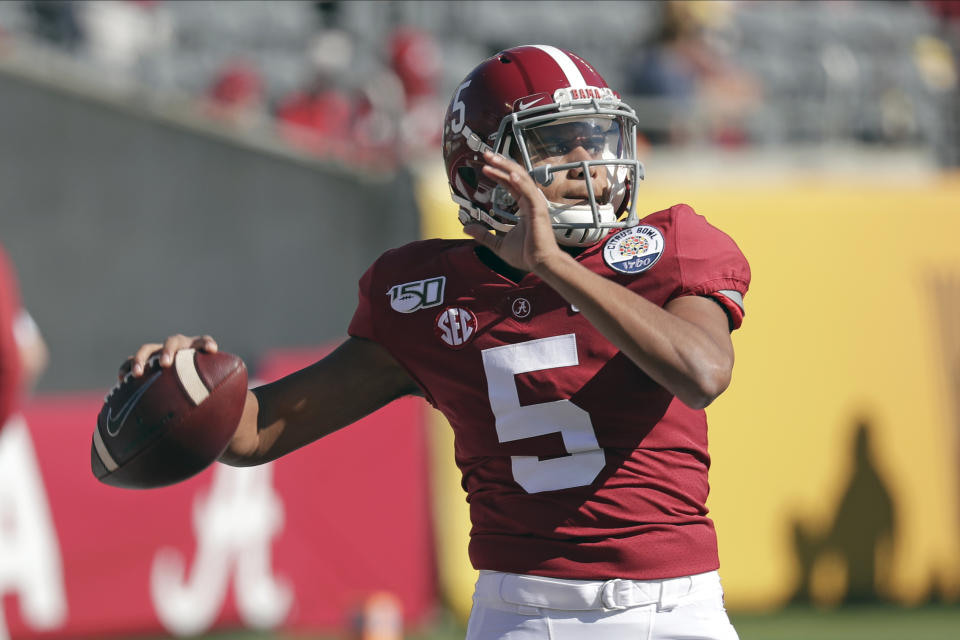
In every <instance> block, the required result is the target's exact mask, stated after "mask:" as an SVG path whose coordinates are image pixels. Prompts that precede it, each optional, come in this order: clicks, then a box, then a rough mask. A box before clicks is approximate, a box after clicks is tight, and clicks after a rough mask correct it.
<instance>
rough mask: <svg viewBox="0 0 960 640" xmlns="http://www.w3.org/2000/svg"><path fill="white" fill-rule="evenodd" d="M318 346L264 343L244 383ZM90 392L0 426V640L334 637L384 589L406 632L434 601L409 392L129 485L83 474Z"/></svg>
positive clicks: (92, 403) (418, 421)
mask: <svg viewBox="0 0 960 640" xmlns="http://www.w3.org/2000/svg"><path fill="white" fill-rule="evenodd" d="M319 355H322V352H319V351H318V352H313V353H309V352H297V353H276V354H273V355H272V356H270V357H268V358H267V359H266V360H265V361H264V362H263V366H262V367H261V368H260V370H259V371H258V372H257V373H258V378H259V379H260V380H273V379H276V378H277V377H279V376H281V375H283V374H286V373H288V372H291V371H294V370H296V369H298V368H300V367H302V366H305V365H307V364H310V363H311V362H313V361H315V360H316V359H317V357H318V356H319ZM102 399H103V396H102V393H92V394H80V395H69V396H55V397H51V396H47V397H41V398H37V399H35V400H34V401H33V402H32V404H30V405H29V406H27V407H26V409H25V411H24V412H23V416H20V417H15V418H13V419H11V420H10V421H9V422H8V423H7V425H6V426H5V427H4V429H3V430H2V431H0V605H2V606H0V640H7V639H8V638H11V639H19V638H92V637H104V636H106V635H108V634H110V635H114V634H116V635H123V634H129V635H134V634H141V633H143V634H154V635H157V634H164V633H169V634H174V635H192V634H197V633H202V632H205V631H207V630H210V629H229V628H282V629H290V630H317V629H321V630H339V629H344V628H346V627H347V626H348V625H350V624H352V618H353V616H354V615H355V614H356V613H357V612H358V611H359V610H360V608H361V607H362V606H363V603H364V602H368V601H369V600H370V599H371V598H380V599H381V601H382V594H384V593H387V594H392V595H393V596H394V597H395V599H396V603H397V604H398V605H399V607H401V608H402V614H403V619H404V622H405V623H406V624H407V625H418V624H420V623H421V622H424V621H425V618H426V617H427V616H428V615H429V614H430V613H431V612H432V611H433V606H434V604H435V602H436V597H437V585H436V578H435V574H436V571H435V566H434V562H435V561H434V556H433V545H432V540H431V528H430V518H429V495H428V485H427V483H428V480H427V459H426V458H427V456H426V443H425V437H424V426H423V425H424V412H425V406H426V405H424V403H423V402H422V401H421V400H419V399H404V400H401V401H398V402H395V403H393V404H391V405H390V406H389V407H386V408H385V409H383V410H381V411H379V412H377V413H375V414H373V415H371V416H369V417H367V418H366V419H364V420H362V421H361V422H359V423H357V424H355V425H352V426H351V427H349V428H347V429H344V430H342V431H340V432H338V433H335V434H333V435H332V436H329V437H327V438H325V439H324V440H323V441H321V442H318V443H314V444H313V445H311V446H308V447H305V448H304V449H302V450H300V451H297V452H295V453H293V454H291V455H289V456H287V457H286V458H284V459H282V460H280V461H278V462H274V463H272V464H269V465H264V466H260V467H251V468H246V469H237V468H232V467H227V466H225V465H221V464H217V465H214V467H213V468H211V469H208V470H207V471H205V472H204V473H202V474H200V475H199V476H197V477H195V478H193V479H191V480H189V481H187V482H184V483H181V484H178V485H175V486H172V487H168V488H164V489H157V490H149V491H133V490H124V489H116V488H113V487H108V486H106V485H102V484H100V483H99V482H97V480H96V479H95V478H94V477H93V475H92V473H91V471H90V442H91V436H92V433H93V428H94V425H95V421H96V415H97V412H98V411H99V409H100V404H101V402H102ZM378 594H379V595H378Z"/></svg>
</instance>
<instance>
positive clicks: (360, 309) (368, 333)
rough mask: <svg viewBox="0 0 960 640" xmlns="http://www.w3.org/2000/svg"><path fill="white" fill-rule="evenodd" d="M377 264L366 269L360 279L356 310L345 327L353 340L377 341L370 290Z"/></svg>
mask: <svg viewBox="0 0 960 640" xmlns="http://www.w3.org/2000/svg"><path fill="white" fill-rule="evenodd" d="M376 268H377V263H376V262H374V263H373V264H372V265H370V267H369V268H368V269H367V271H366V273H364V274H363V276H362V277H361V278H360V287H359V288H360V291H359V299H358V301H357V309H356V310H355V311H354V312H353V319H352V320H350V326H348V327H347V333H348V334H349V335H351V336H353V337H354V338H364V339H366V340H374V341H376V340H377V337H376V331H375V327H374V321H373V320H374V311H373V301H372V297H371V289H372V287H373V282H374V272H375V271H376Z"/></svg>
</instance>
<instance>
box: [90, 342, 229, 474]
mask: <svg viewBox="0 0 960 640" xmlns="http://www.w3.org/2000/svg"><path fill="white" fill-rule="evenodd" d="M246 394H247V367H246V365H245V364H244V363H243V360H241V359H240V358H238V357H237V356H235V355H232V354H230V353H224V352H218V353H207V352H204V351H197V350H195V349H184V350H182V351H178V352H177V353H176V355H175V357H174V361H173V364H172V365H170V366H169V367H166V368H161V367H160V361H159V356H154V357H152V358H150V360H148V361H147V364H146V367H144V372H143V375H142V376H140V377H138V378H134V377H133V376H132V375H130V374H127V376H125V377H124V378H123V380H121V381H120V382H118V383H117V385H116V386H114V388H113V389H111V390H110V393H108V394H107V396H106V398H104V402H103V407H102V408H101V409H100V414H99V415H98V416H97V428H96V430H95V431H94V433H93V444H92V446H91V448H90V466H91V468H92V470H93V475H95V476H96V477H97V479H98V480H100V481H101V482H103V483H106V484H109V485H113V486H115V487H125V488H129V489H148V488H153V487H163V486H166V485H170V484H173V483H175V482H180V481H181V480H186V479H187V478H189V477H191V476H193V475H196V474H197V473H199V472H200V471H203V470H204V469H205V468H207V467H208V466H210V465H211V464H212V463H213V462H214V461H215V460H216V459H217V458H219V457H220V454H222V453H223V451H224V450H225V449H226V448H227V445H228V444H229V442H230V439H231V438H232V437H233V434H234V431H236V428H237V425H238V424H239V422H240V415H241V413H242V412H243V405H244V402H245V401H246Z"/></svg>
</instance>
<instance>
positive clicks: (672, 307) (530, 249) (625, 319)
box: [464, 152, 734, 409]
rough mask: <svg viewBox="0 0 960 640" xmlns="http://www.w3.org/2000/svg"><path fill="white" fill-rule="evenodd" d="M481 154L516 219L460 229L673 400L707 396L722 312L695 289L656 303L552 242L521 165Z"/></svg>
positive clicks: (706, 399) (724, 331)
mask: <svg viewBox="0 0 960 640" xmlns="http://www.w3.org/2000/svg"><path fill="white" fill-rule="evenodd" d="M484 158H485V160H486V162H487V165H486V166H485V167H484V173H485V174H486V175H487V176H489V177H490V178H492V179H494V180H496V181H497V182H498V183H500V184H501V185H503V186H504V187H505V188H506V189H508V190H509V191H510V193H511V194H512V195H513V197H514V198H515V199H516V200H517V202H518V203H519V205H520V209H519V213H518V215H519V222H518V223H517V224H516V225H515V226H514V228H513V229H511V230H510V232H509V233H506V234H503V235H492V234H491V233H489V232H488V231H487V229H486V228H485V227H483V226H481V225H475V224H474V225H467V226H466V227H465V228H464V231H466V233H467V234H468V235H470V236H471V237H473V238H474V239H475V240H477V242H480V243H481V244H483V245H485V246H487V247H488V248H490V249H491V250H493V251H494V252H495V253H497V254H498V255H499V256H500V257H501V258H503V259H504V260H506V261H507V262H508V263H510V264H512V265H513V266H515V267H517V268H520V269H523V270H525V271H531V272H533V273H535V274H537V275H538V276H539V277H540V278H541V279H543V281H544V282H546V283H547V284H549V285H550V286H551V287H553V288H554V289H555V290H556V291H557V292H558V293H559V294H560V295H562V296H563V297H564V298H565V299H566V300H567V301H568V302H570V303H571V304H574V305H576V306H577V307H578V308H579V309H580V313H582V314H583V315H584V317H586V318H587V319H588V320H590V322H591V323H592V324H593V325H594V326H595V327H596V328H597V329H598V330H599V331H600V332H601V333H603V335H604V336H606V337H607V339H608V340H610V342H612V343H613V344H614V345H615V346H616V347H617V348H618V349H620V350H621V351H622V352H623V353H624V354H626V355H627V357H629V358H630V359H631V360H632V361H633V362H634V363H636V365H637V366H638V367H640V368H641V369H643V371H644V372H645V373H646V374H647V375H649V376H650V377H651V378H652V379H653V380H655V381H656V382H657V383H659V384H660V385H661V386H663V387H664V388H665V389H667V390H668V391H670V392H671V393H672V394H673V395H675V396H676V397H677V398H679V399H680V401H681V402H683V403H684V404H686V405H688V406H690V407H693V408H696V409H700V408H703V407H706V406H707V405H709V404H710V403H711V402H713V400H714V399H715V398H716V397H717V396H719V395H720V394H721V393H722V392H723V391H724V390H725V389H726V388H727V386H728V385H729V384H730V376H731V373H732V371H733V359H734V358H733V343H732V341H731V340H730V329H729V320H728V318H727V314H726V312H725V311H724V310H723V309H722V308H721V307H720V306H719V305H718V304H716V303H715V302H713V301H712V300H710V299H708V298H703V297H699V296H683V297H680V298H675V299H674V300H672V301H670V302H669V303H668V304H667V305H666V306H665V307H659V306H657V305H655V304H653V303H652V302H650V301H648V300H646V299H645V298H643V297H642V296H640V295H638V294H636V293H634V292H632V291H630V290H629V289H627V288H626V287H623V286H621V285H619V284H617V283H616V282H613V281H612V280H608V279H606V278H604V277H602V276H600V275H599V274H596V273H594V272H592V271H590V270H589V269H587V268H586V267H584V266H583V265H581V264H580V263H578V262H577V261H576V260H574V259H573V258H572V257H571V256H570V255H568V254H567V253H566V252H564V251H563V250H562V249H560V247H559V245H557V242H556V239H555V236H554V234H553V228H552V225H551V223H550V218H549V215H548V213H547V207H546V202H545V199H544V197H543V194H542V193H541V192H540V190H539V189H538V188H537V186H536V185H535V184H534V182H533V180H532V179H531V178H530V176H529V174H527V172H526V171H525V170H524V169H523V167H521V166H520V165H519V164H517V163H516V162H513V161H512V160H510V159H509V158H505V157H503V156H501V155H497V154H492V153H489V152H487V153H486V154H485V155H484Z"/></svg>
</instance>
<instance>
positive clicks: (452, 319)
mask: <svg viewBox="0 0 960 640" xmlns="http://www.w3.org/2000/svg"><path fill="white" fill-rule="evenodd" d="M433 332H434V333H435V334H436V335H437V337H438V338H440V339H441V340H443V341H444V342H445V343H447V346H449V347H453V348H454V349H460V348H462V347H464V346H466V345H467V343H468V342H470V341H471V340H473V336H475V335H476V334H477V316H475V315H474V314H473V312H472V311H470V310H469V309H464V308H463V307H447V308H446V309H444V310H443V311H441V312H440V314H439V315H438V316H437V320H436V324H435V325H434V327H433Z"/></svg>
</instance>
